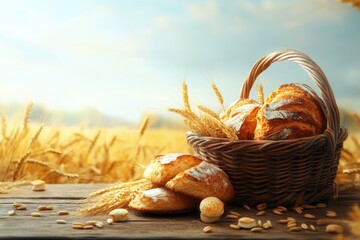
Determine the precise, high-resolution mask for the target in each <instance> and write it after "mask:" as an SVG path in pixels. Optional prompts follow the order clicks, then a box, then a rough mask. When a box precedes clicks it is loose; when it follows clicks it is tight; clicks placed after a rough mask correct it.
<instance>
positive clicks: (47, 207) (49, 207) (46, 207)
mask: <svg viewBox="0 0 360 240" xmlns="http://www.w3.org/2000/svg"><path fill="white" fill-rule="evenodd" d="M53 209H54V207H53V206H51V205H46V206H45V210H53Z"/></svg>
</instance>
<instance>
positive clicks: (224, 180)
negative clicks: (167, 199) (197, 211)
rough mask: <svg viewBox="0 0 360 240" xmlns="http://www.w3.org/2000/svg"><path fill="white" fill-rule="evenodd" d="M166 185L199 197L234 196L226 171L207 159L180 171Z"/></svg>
mask: <svg viewBox="0 0 360 240" xmlns="http://www.w3.org/2000/svg"><path fill="white" fill-rule="evenodd" d="M166 187H167V188H169V189H171V190H173V191H174V192H178V193H182V194H184V195H187V196H191V197H194V198H199V199H204V198H206V197H211V196H212V197H217V198H219V199H220V200H222V201H229V200H231V199H232V198H233V197H234V189H233V186H232V184H231V181H230V180H229V178H228V176H227V175H226V173H225V172H224V171H222V170H221V169H220V168H219V167H218V166H216V165H214V164H211V163H207V162H205V161H203V162H201V163H200V164H198V165H195V166H194V167H192V168H189V169H187V170H185V171H182V172H180V173H179V174H178V175H176V177H174V178H173V179H171V180H170V181H168V182H167V183H166Z"/></svg>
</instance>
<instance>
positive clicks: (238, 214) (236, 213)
mask: <svg viewBox="0 0 360 240" xmlns="http://www.w3.org/2000/svg"><path fill="white" fill-rule="evenodd" d="M228 214H231V215H236V216H238V217H241V214H240V213H238V212H235V211H230V212H229V213H228Z"/></svg>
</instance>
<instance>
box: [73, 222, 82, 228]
mask: <svg viewBox="0 0 360 240" xmlns="http://www.w3.org/2000/svg"><path fill="white" fill-rule="evenodd" d="M72 228H74V229H83V228H84V224H74V223H73V224H72Z"/></svg>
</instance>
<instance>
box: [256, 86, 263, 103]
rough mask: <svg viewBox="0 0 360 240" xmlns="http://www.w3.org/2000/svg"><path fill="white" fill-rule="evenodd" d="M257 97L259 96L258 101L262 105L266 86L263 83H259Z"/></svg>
mask: <svg viewBox="0 0 360 240" xmlns="http://www.w3.org/2000/svg"><path fill="white" fill-rule="evenodd" d="M256 90H257V91H256V92H257V97H258V101H259V103H260V104H261V105H263V104H264V88H263V85H262V84H258V85H257V89H256Z"/></svg>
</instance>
